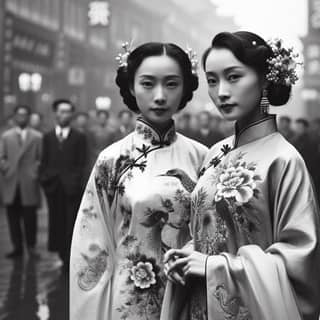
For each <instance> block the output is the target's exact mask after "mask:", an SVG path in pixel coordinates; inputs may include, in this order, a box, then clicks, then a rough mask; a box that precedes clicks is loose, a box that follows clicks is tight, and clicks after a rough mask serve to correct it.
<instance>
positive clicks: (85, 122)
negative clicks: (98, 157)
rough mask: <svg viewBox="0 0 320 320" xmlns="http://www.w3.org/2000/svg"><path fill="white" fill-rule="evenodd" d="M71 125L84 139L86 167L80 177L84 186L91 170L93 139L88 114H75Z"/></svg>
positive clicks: (82, 112)
mask: <svg viewBox="0 0 320 320" xmlns="http://www.w3.org/2000/svg"><path fill="white" fill-rule="evenodd" d="M72 125H73V127H74V128H75V129H76V130H78V131H79V132H81V133H82V134H83V135H84V136H85V139H86V147H87V151H86V165H85V169H84V173H83V177H82V180H83V182H82V184H83V186H84V185H85V184H86V183H87V181H88V178H89V174H90V172H91V169H92V162H91V161H90V153H91V150H92V148H93V146H92V143H93V137H92V133H91V131H90V125H91V123H90V117H89V113H88V112H85V111H81V112H77V114H76V115H75V116H74V119H73V121H72Z"/></svg>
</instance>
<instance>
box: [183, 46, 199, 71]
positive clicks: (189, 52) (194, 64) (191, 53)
mask: <svg viewBox="0 0 320 320" xmlns="http://www.w3.org/2000/svg"><path fill="white" fill-rule="evenodd" d="M186 54H187V55H188V57H189V60H190V62H191V72H192V74H194V75H198V64H199V61H198V59H197V53H196V52H195V51H194V50H193V49H192V48H190V47H189V46H188V45H187V49H186Z"/></svg>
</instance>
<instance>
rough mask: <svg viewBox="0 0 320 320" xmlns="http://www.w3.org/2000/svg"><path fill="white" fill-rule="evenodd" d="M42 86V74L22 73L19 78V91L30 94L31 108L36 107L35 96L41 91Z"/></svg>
mask: <svg viewBox="0 0 320 320" xmlns="http://www.w3.org/2000/svg"><path fill="white" fill-rule="evenodd" d="M41 84H42V75H41V74H40V73H37V72H34V73H27V72H22V73H20V75H19V77H18V85H19V89H20V90H21V91H22V92H25V93H28V92H30V98H29V100H30V101H28V102H29V103H30V105H31V106H33V105H34V102H35V101H34V94H33V93H36V92H38V91H39V90H40V89H41Z"/></svg>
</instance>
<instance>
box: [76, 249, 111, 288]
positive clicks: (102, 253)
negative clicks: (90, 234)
mask: <svg viewBox="0 0 320 320" xmlns="http://www.w3.org/2000/svg"><path fill="white" fill-rule="evenodd" d="M89 252H90V255H86V254H84V253H82V254H81V255H82V257H83V259H84V261H85V262H86V264H87V265H86V266H85V267H83V268H82V269H81V270H80V271H79V272H78V285H79V287H80V289H82V290H84V291H89V290H91V289H93V288H94V287H95V286H96V285H97V283H98V282H99V280H100V279H101V277H102V275H103V274H104V272H105V271H106V269H107V265H108V263H107V258H108V256H109V254H108V252H107V251H106V250H103V249H101V248H100V247H99V245H97V244H92V245H91V246H90V247H89Z"/></svg>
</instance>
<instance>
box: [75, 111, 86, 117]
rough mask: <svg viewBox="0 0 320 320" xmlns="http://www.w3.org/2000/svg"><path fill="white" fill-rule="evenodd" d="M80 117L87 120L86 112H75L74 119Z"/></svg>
mask: <svg viewBox="0 0 320 320" xmlns="http://www.w3.org/2000/svg"><path fill="white" fill-rule="evenodd" d="M81 116H83V117H85V118H89V114H88V112H85V111H79V112H77V114H76V118H78V117H81Z"/></svg>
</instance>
